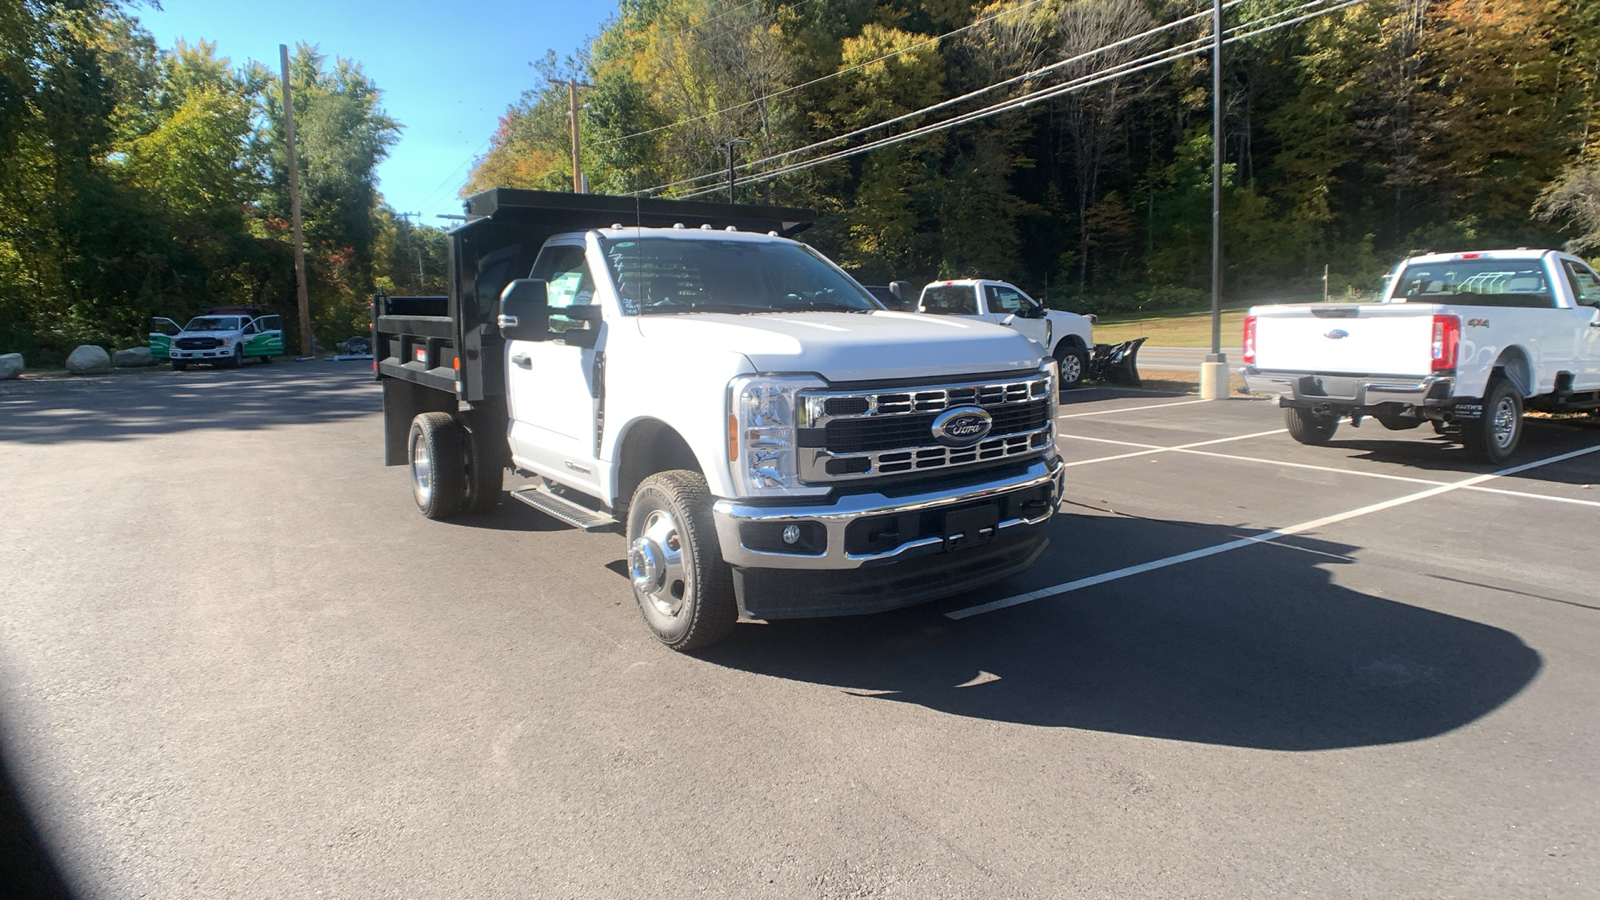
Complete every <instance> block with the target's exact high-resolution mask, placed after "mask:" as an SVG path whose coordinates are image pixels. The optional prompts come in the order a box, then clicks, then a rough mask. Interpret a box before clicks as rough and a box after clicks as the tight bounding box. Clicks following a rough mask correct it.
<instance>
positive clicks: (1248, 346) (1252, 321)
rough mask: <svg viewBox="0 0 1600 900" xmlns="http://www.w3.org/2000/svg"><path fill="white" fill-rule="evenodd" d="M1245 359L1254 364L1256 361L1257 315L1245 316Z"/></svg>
mask: <svg viewBox="0 0 1600 900" xmlns="http://www.w3.org/2000/svg"><path fill="white" fill-rule="evenodd" d="M1244 361H1245V362H1246V363H1249V364H1252V365H1253V364H1254V363H1255V361H1256V317H1255V316H1245V317H1244Z"/></svg>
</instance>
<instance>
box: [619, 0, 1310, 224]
mask: <svg viewBox="0 0 1600 900" xmlns="http://www.w3.org/2000/svg"><path fill="white" fill-rule="evenodd" d="M1242 2H1244V0H1230V2H1228V3H1226V4H1224V8H1229V7H1233V6H1237V5H1238V4H1240V3H1242ZM1314 2H1324V0H1314ZM1209 15H1210V12H1209V11H1208V12H1202V13H1195V14H1193V15H1189V16H1185V17H1183V18H1181V19H1177V20H1175V21H1172V22H1168V23H1167V24H1165V25H1158V26H1156V27H1154V28H1148V29H1145V30H1144V31H1142V32H1140V33H1138V34H1135V35H1130V36H1129V37H1125V38H1121V39H1119V40H1116V41H1113V42H1112V43H1110V44H1106V45H1104V46H1101V47H1096V48H1094V49H1092V50H1088V51H1085V52H1083V53H1080V54H1078V55H1077V56H1073V57H1070V58H1068V59H1064V60H1061V61H1059V62H1054V63H1050V64H1048V65H1045V66H1041V67H1039V68H1037V69H1033V70H1031V71H1028V72H1024V73H1022V74H1021V75H1015V76H1013V77H1011V78H1007V79H1004V80H1002V81H997V82H995V83H994V84H990V85H986V86H984V87H981V88H978V89H977V90H974V91H968V92H967V93H965V94H962V95H960V96H958V97H951V98H950V99H948V100H942V101H940V102H938V103H935V104H932V105H931V106H924V107H923V108H921V109H918V110H914V111H912V112H908V113H904V114H902V115H899V116H895V117H894V118H892V119H885V120H884V121H882V122H877V123H874V124H872V125H866V126H863V127H861V128H857V129H856V130H854V131H848V132H845V133H844V134H840V135H835V136H833V137H830V138H826V139H824V140H821V141H816V142H814V143H811V144H808V145H806V146H804V147H798V148H796V149H793V150H785V151H783V152H782V153H775V154H773V155H772V156H768V157H764V158H762V159H756V160H750V161H749V162H746V163H744V164H743V165H741V166H740V167H739V168H740V169H753V168H755V167H756V166H759V165H761V164H763V163H768V162H773V161H774V160H779V159H785V158H787V157H790V156H795V155H798V154H801V153H805V152H807V151H809V150H815V149H817V148H819V147H826V146H828V145H829V144H836V143H838V142H840V141H844V140H849V139H850V138H853V137H859V136H861V135H864V134H867V133H869V132H872V131H877V130H878V129H880V128H887V127H888V126H890V125H895V124H898V123H900V122H904V121H907V120H909V119H914V118H917V117H918V116H922V115H926V114H927V113H930V112H934V111H936V110H940V109H944V108H946V107H950V106H954V105H956V104H958V103H963V102H965V101H967V100H971V99H972V98H974V97H979V96H982V95H984V94H986V93H989V92H990V91H993V90H996V89H998V88H1002V87H1006V86H1007V85H1012V84H1016V83H1017V82H1019V81H1027V80H1029V79H1032V78H1037V77H1039V76H1040V75H1044V74H1048V73H1050V72H1053V71H1056V70H1058V69H1061V68H1064V67H1066V66H1070V65H1073V64H1075V63H1080V62H1083V61H1084V60H1086V59H1090V58H1091V57H1094V56H1098V55H1100V54H1102V53H1105V52H1107V51H1109V50H1113V49H1115V48H1117V47H1120V46H1123V45H1124V44H1130V43H1133V42H1135V41H1140V40H1143V39H1145V38H1148V37H1154V36H1155V35H1158V34H1160V33H1162V32H1164V31H1170V30H1172V29H1174V28H1177V27H1179V26H1182V25H1185V24H1188V23H1189V22H1192V21H1196V20H1199V19H1204V18H1206V17H1208V16H1209ZM974 24H977V23H974ZM969 27H970V26H969ZM714 177H716V174H715V173H712V174H708V175H696V176H693V177H690V178H684V179H680V180H678V181H674V182H670V183H668V184H664V185H659V186H657V187H653V188H650V189H649V193H655V192H657V191H663V190H668V189H670V188H675V187H682V186H684V185H688V184H695V183H697V182H700V181H705V180H707V179H709V178H714Z"/></svg>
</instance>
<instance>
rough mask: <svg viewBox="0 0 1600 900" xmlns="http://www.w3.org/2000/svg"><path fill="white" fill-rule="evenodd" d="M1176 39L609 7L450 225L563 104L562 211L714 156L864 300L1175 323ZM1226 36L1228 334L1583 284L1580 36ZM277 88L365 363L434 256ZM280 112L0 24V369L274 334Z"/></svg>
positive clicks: (1298, 15)
mask: <svg viewBox="0 0 1600 900" xmlns="http://www.w3.org/2000/svg"><path fill="white" fill-rule="evenodd" d="M1335 7H1342V8H1335ZM1209 8H1210V3H1209V2H1208V0H1002V2H992V3H985V2H982V0H976V2H975V0H885V2H879V0H622V2H621V3H620V5H619V9H618V13H617V14H616V16H615V17H614V18H612V19H611V20H610V21H609V22H607V23H606V24H605V25H604V27H603V28H602V30H601V33H600V34H599V35H598V36H597V37H596V38H595V39H594V40H593V41H592V42H590V43H589V44H588V45H587V46H585V47H582V48H580V49H579V50H578V52H577V53H576V54H575V55H574V56H572V57H571V58H568V59H565V60H562V59H558V58H557V57H556V56H555V55H554V54H550V55H549V56H548V57H547V58H545V59H543V60H540V61H538V65H537V67H536V71H537V74H538V78H539V80H538V81H537V82H536V83H535V84H534V85H533V86H532V87H530V88H529V89H528V90H527V91H526V92H525V93H524V94H523V95H522V97H521V99H520V100H519V101H518V102H517V103H515V104H513V105H512V106H511V107H510V108H509V109H508V110H507V111H506V113H505V115H504V116H503V117H502V119H501V122H500V125H499V127H498V129H497V130H496V132H495V133H494V135H493V136H492V141H491V144H490V149H489V151H488V152H487V153H486V154H485V155H484V156H483V157H482V158H480V159H479V160H477V161H476V165H475V166H474V168H473V170H472V174H471V178H470V180H469V182H468V185H467V187H466V188H465V189H464V191H463V192H464V193H471V192H473V191H475V190H479V189H483V188H488V187H499V186H510V187H530V188H543V189H550V190H570V189H571V159H570V149H569V148H570V144H569V119H568V97H567V86H566V84H565V82H566V81H567V80H568V79H572V80H577V81H580V82H582V83H584V84H585V85H587V87H584V88H583V89H582V96H581V103H582V107H581V110H580V112H579V121H578V124H579V128H580V130H581V135H582V159H581V164H582V168H583V171H584V172H585V173H586V175H587V177H588V180H589V185H590V189H591V190H593V191H596V192H603V193H612V194H629V193H649V194H651V195H652V196H666V197H684V196H701V197H704V198H705V199H724V198H725V196H726V193H725V191H726V186H725V183H724V181H723V179H724V177H725V176H724V174H723V172H724V163H725V159H726V157H725V155H724V154H725V152H726V150H725V148H726V147H727V146H728V144H729V142H734V143H733V144H732V147H733V150H734V152H735V154H736V157H735V158H736V162H737V163H738V164H739V165H740V166H741V167H742V168H741V171H740V173H739V177H740V179H741V181H740V184H739V185H738V187H737V189H736V191H737V197H738V199H739V200H740V201H744V202H765V203H780V204H785V205H795V206H804V207H809V208H812V209H815V210H816V211H817V212H818V213H819V219H818V222H817V225H816V227H814V228H813V229H812V230H811V231H809V232H808V233H807V240H809V241H811V242H812V243H814V244H816V245H817V246H818V247H819V249H822V250H823V251H824V252H826V253H828V254H829V255H830V256H832V257H834V258H835V259H837V260H839V261H840V262H842V263H843V264H844V265H845V266H846V267H847V268H849V269H851V270H852V271H853V272H855V273H856V274H857V275H858V276H859V277H861V278H862V279H863V280H867V281H873V282H881V281H886V280H889V279H892V278H898V279H906V280H909V281H912V282H914V283H915V282H921V281H926V280H931V279H934V278H937V277H955V276H984V277H998V278H1005V279H1007V280H1011V281H1014V282H1017V283H1018V284H1020V285H1022V286H1023V287H1025V288H1027V289H1029V290H1030V291H1031V292H1034V293H1035V294H1037V295H1042V296H1046V297H1048V298H1049V299H1050V300H1051V301H1052V302H1053V304H1054V305H1057V306H1062V307H1067V308H1074V309H1080V310H1082V311H1096V312H1115V311H1126V310H1164V309H1181V308H1185V307H1190V306H1196V305H1201V304H1203V303H1204V302H1206V300H1207V297H1208V291H1207V288H1208V284H1209V274H1210V270H1209V266H1210V227H1211V209H1210V207H1211V157H1212V144H1211V141H1212V138H1211V76H1212V73H1211V63H1210V58H1209V55H1208V53H1207V52H1205V48H1204V43H1205V41H1207V40H1208V39H1209V36H1210V25H1209V16H1208V15H1206V13H1207V11H1208V10H1209ZM1226 17H1227V18H1226V22H1225V26H1224V27H1225V34H1226V35H1227V36H1229V37H1230V39H1231V40H1230V43H1228V45H1227V48H1226V58H1225V61H1224V66H1223V70H1222V72H1223V90H1222V101H1223V108H1224V111H1225V118H1224V142H1223V151H1224V158H1225V160H1226V166H1225V177H1224V183H1225V190H1224V212H1223V222H1224V235H1225V242H1226V251H1225V256H1226V263H1225V273H1224V274H1225V285H1226V287H1225V295H1226V297H1227V298H1228V299H1230V300H1247V299H1252V298H1256V297H1260V296H1265V295H1273V296H1280V297H1293V296H1296V295H1300V296H1304V295H1308V294H1311V293H1313V292H1316V291H1319V290H1320V286H1321V280H1322V277H1323V273H1324V271H1328V272H1329V273H1330V282H1331V285H1332V287H1333V290H1334V291H1335V292H1336V293H1337V292H1340V291H1342V290H1343V289H1344V288H1345V287H1346V286H1355V287H1358V288H1365V287H1368V286H1370V285H1372V284H1375V283H1376V280H1377V278H1378V276H1379V275H1380V274H1381V273H1382V271H1383V270H1384V269H1386V268H1387V267H1388V265H1390V264H1391V263H1392V262H1393V261H1394V260H1395V259H1397V258H1399V257H1402V256H1405V255H1408V254H1410V253H1413V252H1416V251H1420V250H1426V249H1433V250H1443V249H1480V248H1485V247H1491V246H1559V245H1561V244H1563V243H1565V244H1567V245H1568V246H1569V247H1571V248H1573V249H1577V250H1593V249H1595V248H1600V128H1597V127H1596V126H1597V125H1600V63H1597V62H1596V60H1600V3H1594V2H1588V0H1586V2H1582V3H1574V2H1570V0H1366V2H1364V3H1359V4H1353V5H1352V4H1347V3H1342V2H1341V0H1233V2H1230V3H1228V5H1227V8H1226ZM1274 23H1276V24H1278V25H1283V26H1284V27H1273V28H1267V27H1266V26H1267V25H1272V24H1274ZM1185 48H1188V51H1187V52H1180V51H1185ZM1197 48H1198V49H1197ZM290 70H291V81H292V84H293V90H294V96H295V106H296V120H297V138H298V143H299V162H300V168H301V172H300V176H301V185H302V193H303V197H304V218H305V233H306V239H307V259H308V269H309V278H310V292H311V299H312V309H313V314H314V317H315V320H314V331H315V333H316V334H317V335H318V340H319V341H321V342H322V344H323V345H324V346H331V345H332V344H333V343H335V342H337V341H340V340H342V339H344V338H345V337H348V336H350V335H352V334H360V333H364V328H365V319H366V315H367V312H366V310H367V299H368V297H369V296H370V294H371V292H372V291H373V290H375V289H384V290H389V291H393V292H397V293H417V292H422V293H438V292H443V290H444V289H445V287H444V284H443V278H444V274H445V259H444V254H445V242H444V236H443V233H442V232H441V231H439V230H438V229H434V228H430V227H427V226H421V225H420V224H418V223H413V222H410V221H408V220H407V219H406V218H405V217H403V216H401V215H398V214H397V213H395V212H394V210H392V209H391V208H390V207H388V206H387V205H386V204H385V203H384V202H383V198H382V196H381V194H380V193H379V190H378V185H377V183H376V178H375V175H374V171H375V167H376V165H377V163H378V162H379V161H380V160H382V159H383V158H384V157H385V155H386V154H387V153H388V151H389V148H390V147H392V146H393V145H394V143H395V142H396V141H397V140H398V138H399V135H400V131H401V127H402V126H401V124H400V123H399V122H396V121H395V120H394V119H392V118H391V117H390V116H389V115H388V114H387V113H386V112H385V111H384V109H383V107H382V103H381V100H382V94H381V91H380V90H379V88H378V86H377V85H375V84H374V83H373V82H372V80H371V79H370V78H369V77H367V76H366V75H365V73H364V72H363V71H362V68H361V65H360V64H359V63H358V62H356V61H353V60H349V59H344V58H339V57H329V56H327V55H325V54H324V53H323V52H321V50H320V49H319V48H317V47H312V46H306V45H301V46H298V47H296V48H295V51H294V53H293V56H292V59H291V65H290ZM1108 72H1110V73H1121V74H1118V75H1117V76H1116V77H1110V76H1109V75H1108V74H1107V73H1108ZM1072 86H1076V87H1072ZM1067 87H1072V89H1070V90H1069V89H1067ZM280 103H281V97H280V94H279V90H278V72H277V67H276V65H270V66H269V65H263V64H261V63H258V62H253V61H246V62H245V63H243V64H234V63H233V62H232V61H230V60H229V59H227V58H224V57H219V56H217V54H216V48H215V46H214V45H213V44H209V43H205V42H201V43H198V44H195V45H187V44H183V43H179V44H177V45H176V46H174V47H172V48H161V47H158V46H157V45H156V43H155V41H154V39H153V38H152V37H151V35H150V34H149V33H148V32H147V31H146V30H145V29H143V28H142V27H141V26H140V24H139V21H138V19H137V17H136V16H134V15H133V14H132V13H131V12H130V11H129V9H128V5H127V3H126V2H125V0H13V2H10V3H5V4H0V352H8V351H14V350H20V351H22V352H24V353H28V354H32V355H34V356H35V358H37V359H41V361H43V360H49V359H56V358H60V357H63V356H64V355H65V354H66V352H68V351H70V349H71V348H72V347H73V346H76V345H77V344H79V343H85V342H93V343H101V344H106V345H119V346H127V345H130V344H133V343H139V342H141V341H142V338H143V335H144V333H145V331H146V329H147V321H148V318H149V317H150V316H153V315H162V316H168V317H172V318H179V319H182V318H183V317H186V316H188V315H190V314H193V313H196V312H199V311H200V310H202V309H205V308H207V307H211V306H218V305H255V306H260V307H263V308H266V309H269V310H272V311H276V312H279V313H281V314H284V315H285V316H286V318H287V319H288V320H289V321H293V319H294V317H295V311H296V310H295V291H294V281H293V278H294V275H293V263H292V253H293V248H292V246H291V244H290V238H289V223H288V214H289V197H288V172H287V154H286V145H285V139H284V134H283V117H282V110H281V109H280ZM953 123H959V124H954V126H953V127H946V126H951V125H952V124H953ZM780 170H781V171H780ZM1325 267H1326V269H1325ZM419 269H420V270H421V275H420V276H419V274H418V272H419ZM292 331H293V330H292V329H291V332H292ZM293 338H294V335H293V334H292V333H291V342H293Z"/></svg>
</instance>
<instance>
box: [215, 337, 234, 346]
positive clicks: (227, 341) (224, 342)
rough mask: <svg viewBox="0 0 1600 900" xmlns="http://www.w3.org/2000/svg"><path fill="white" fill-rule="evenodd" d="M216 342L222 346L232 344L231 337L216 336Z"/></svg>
mask: <svg viewBox="0 0 1600 900" xmlns="http://www.w3.org/2000/svg"><path fill="white" fill-rule="evenodd" d="M217 344H218V345H219V346H222V347H227V346H230V345H231V344H233V338H217Z"/></svg>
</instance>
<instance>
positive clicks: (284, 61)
mask: <svg viewBox="0 0 1600 900" xmlns="http://www.w3.org/2000/svg"><path fill="white" fill-rule="evenodd" d="M278 62H279V64H280V66H281V67H282V69H283V125H284V132H285V133H286V134H287V135H288V138H289V219H290V221H291V222H293V223H294V289H295V296H296V298H297V299H298V300H299V301H300V352H301V354H302V355H303V356H304V358H306V359H311V358H313V357H315V356H316V352H315V347H316V344H315V342H314V341H313V340H312V338H311V301H310V299H309V298H308V297H307V296H306V244H305V240H304V238H303V237H302V236H301V233H300V163H299V162H298V160H297V159H296V156H295V146H294V98H293V96H292V95H291V94H290V92H289V45H288V44H279V45H278Z"/></svg>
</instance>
